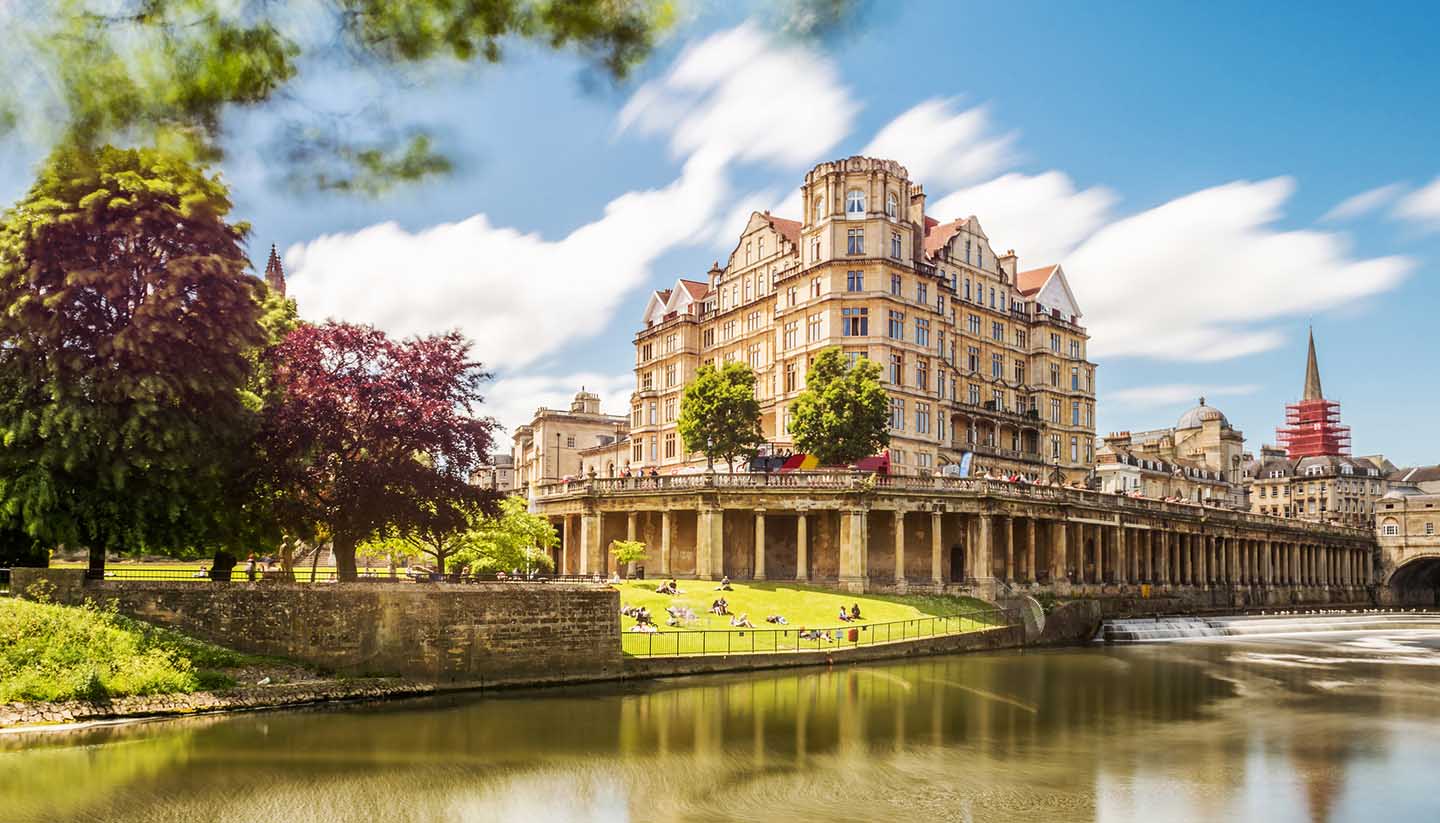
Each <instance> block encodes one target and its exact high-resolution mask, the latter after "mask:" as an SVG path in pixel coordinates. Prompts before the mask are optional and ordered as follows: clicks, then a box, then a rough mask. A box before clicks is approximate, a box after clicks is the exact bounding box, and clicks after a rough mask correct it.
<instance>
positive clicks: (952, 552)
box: [536, 472, 1375, 608]
mask: <svg viewBox="0 0 1440 823" xmlns="http://www.w3.org/2000/svg"><path fill="white" fill-rule="evenodd" d="M539 492H540V493H539V495H538V496H537V500H536V505H537V508H538V509H539V510H540V511H541V512H542V513H543V514H545V515H546V516H548V517H549V518H550V519H551V521H552V522H553V523H555V524H556V526H557V527H558V528H559V530H560V531H561V534H562V538H563V539H562V546H561V550H560V558H559V561H560V562H559V567H560V569H561V570H562V571H564V572H567V573H571V574H594V575H608V574H610V573H612V572H613V571H615V570H614V569H612V568H611V566H612V563H611V562H610V559H609V556H608V553H607V552H606V550H605V549H606V547H607V546H609V544H610V542H611V541H612V540H614V539H618V538H628V539H636V540H640V541H642V542H644V543H645V544H646V545H647V547H648V548H649V549H650V554H649V556H648V557H647V560H646V563H645V565H646V571H647V573H648V574H649V575H650V576H652V577H654V576H677V577H698V578H708V579H713V578H718V577H720V576H721V575H728V576H730V577H731V578H735V579H753V580H796V581H804V582H815V583H821V584H824V585H833V586H837V587H840V588H844V589H849V590H853V591H934V592H946V593H956V594H970V595H974V596H978V597H981V598H984V599H987V600H995V599H997V598H999V597H1002V596H1004V595H1008V594H1010V593H1014V592H1017V591H1032V592H1041V591H1049V592H1053V593H1056V594H1057V595H1061V596H1066V597H1101V598H1149V597H1168V596H1179V595H1183V597H1182V598H1181V600H1183V602H1185V603H1186V604H1187V605H1188V606H1189V607H1192V608H1232V607H1236V606H1245V605H1263V604H1288V603H1340V602H1362V601H1365V600H1368V599H1369V594H1368V590H1367V587H1368V586H1369V585H1370V584H1371V582H1372V580H1373V573H1372V568H1373V566H1372V563H1373V559H1374V546H1375V541H1374V537H1373V535H1372V533H1371V532H1370V531H1368V530H1359V529H1350V528H1342V527H1337V526H1330V525H1325V524H1316V523H1306V522H1301V521H1296V520H1285V519H1282V518H1274V517H1262V516H1258V515H1253V514H1250V513H1248V512H1243V511H1237V510H1233V509H1227V508H1220V507H1214V506H1201V505H1195V504H1188V503H1166V502H1162V501H1159V500H1149V499H1138V498H1131V497H1125V496H1121V495H1114V494H1103V493H1098V492H1091V491H1086V490H1081V489H1072V488H1064V487H1059V486H1037V485H1029V484H1017V483H1005V482H997V481H991V480H982V479H978V478H956V477H930V476H926V477H910V476H897V477H878V478H871V477H867V476H864V475H860V474H857V473H851V472H813V473H800V472H797V473H791V474H763V473H756V474H748V473H747V474H728V473H703V474H691V475H674V476H660V477H627V478H590V479H585V480H580V481H575V482H571V483H561V484H552V485H547V486H544V487H542V488H541V489H540V490H539Z"/></svg>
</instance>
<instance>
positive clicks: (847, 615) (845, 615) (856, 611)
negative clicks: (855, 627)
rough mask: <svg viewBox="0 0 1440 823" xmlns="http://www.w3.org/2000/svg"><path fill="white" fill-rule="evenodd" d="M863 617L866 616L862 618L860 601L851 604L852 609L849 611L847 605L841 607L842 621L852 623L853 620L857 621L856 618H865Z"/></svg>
mask: <svg viewBox="0 0 1440 823" xmlns="http://www.w3.org/2000/svg"><path fill="white" fill-rule="evenodd" d="M863 619H864V618H862V617H861V616H860V604H859V603H852V604H851V606H850V611H848V612H847V611H845V607H844V606H841V607H840V620H841V622H844V623H852V622H854V621H856V620H863Z"/></svg>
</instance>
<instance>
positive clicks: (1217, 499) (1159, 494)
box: [1095, 397, 1245, 508]
mask: <svg viewBox="0 0 1440 823" xmlns="http://www.w3.org/2000/svg"><path fill="white" fill-rule="evenodd" d="M1244 451H1245V435H1244V434H1243V433H1242V432H1240V431H1239V430H1238V429H1235V428H1234V427H1232V426H1231V425H1230V421H1229V420H1228V419H1226V417H1225V414H1224V413H1223V412H1221V411H1220V410H1219V409H1217V408H1215V407H1214V406H1207V405H1205V398H1203V397H1202V398H1200V405H1198V406H1196V407H1195V408H1193V409H1190V410H1189V411H1187V412H1185V413H1184V414H1183V415H1181V416H1180V419H1179V420H1178V421H1176V423H1175V427H1174V428H1169V429H1154V430H1151V431H1143V432H1133V433H1132V432H1128V431H1125V432H1118V433H1116V434H1111V435H1110V436H1108V437H1106V438H1105V439H1104V441H1103V443H1102V444H1101V446H1100V448H1099V449H1098V450H1097V451H1096V456H1095V472H1096V474H1097V475H1098V476H1099V478H1100V489H1101V491H1106V492H1113V493H1116V494H1136V495H1140V496H1144V497H1152V498H1156V499H1162V500H1163V499H1167V498H1169V499H1178V500H1188V501H1191V502H1195V503H1215V504H1219V505H1225V506H1232V507H1235V508H1242V507H1243V504H1242V500H1243V497H1244V487H1243V485H1242V483H1241V477H1242V459H1243V458H1242V454H1243V452H1244Z"/></svg>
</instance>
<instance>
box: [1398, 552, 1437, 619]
mask: <svg viewBox="0 0 1440 823" xmlns="http://www.w3.org/2000/svg"><path fill="white" fill-rule="evenodd" d="M1385 583H1386V585H1387V586H1389V587H1390V591H1391V593H1392V594H1393V595H1394V598H1395V601H1396V602H1397V603H1400V604H1404V605H1412V606H1440V553H1435V554H1422V555H1417V556H1415V557H1412V558H1410V559H1408V560H1406V561H1405V562H1404V563H1401V564H1400V565H1399V566H1396V567H1395V570H1394V571H1392V572H1391V573H1390V577H1389V579H1388V580H1386V581H1385Z"/></svg>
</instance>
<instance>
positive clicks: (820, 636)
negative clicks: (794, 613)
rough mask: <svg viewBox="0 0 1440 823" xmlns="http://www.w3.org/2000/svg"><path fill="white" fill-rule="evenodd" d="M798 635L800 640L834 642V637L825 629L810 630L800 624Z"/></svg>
mask: <svg viewBox="0 0 1440 823" xmlns="http://www.w3.org/2000/svg"><path fill="white" fill-rule="evenodd" d="M798 636H799V638H800V639H801V640H824V641H826V642H828V643H834V642H835V638H834V637H832V636H831V634H830V632H828V631H825V630H824V629H815V630H814V631H811V630H810V629H807V628H805V627H804V626H801V627H800V631H799V633H798Z"/></svg>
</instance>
